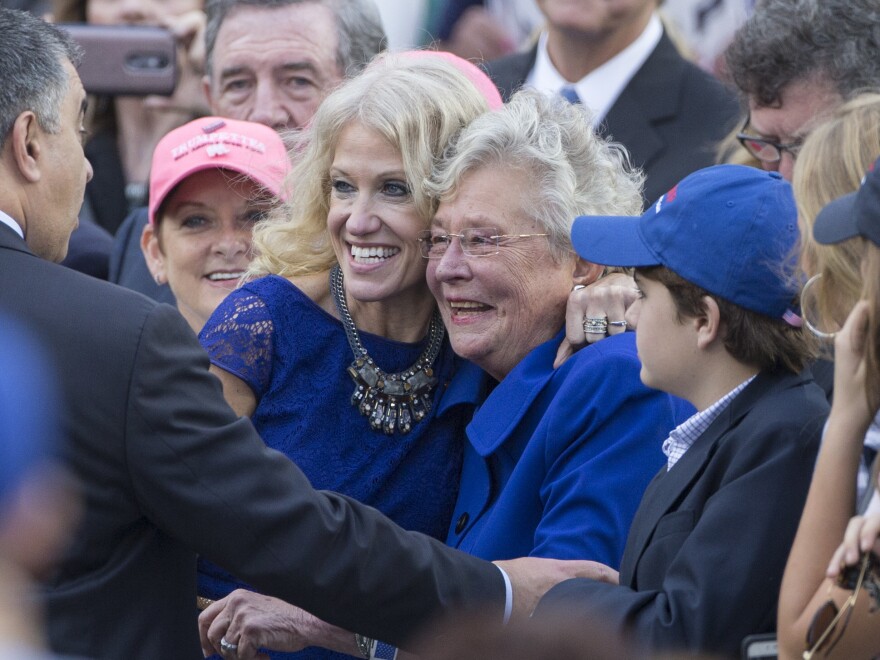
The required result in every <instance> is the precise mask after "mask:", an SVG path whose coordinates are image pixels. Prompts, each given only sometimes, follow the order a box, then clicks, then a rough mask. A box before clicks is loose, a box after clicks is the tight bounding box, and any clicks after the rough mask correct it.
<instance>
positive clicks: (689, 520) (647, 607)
mask: <svg viewBox="0 0 880 660" xmlns="http://www.w3.org/2000/svg"><path fill="white" fill-rule="evenodd" d="M737 433H738V434H739V435H740V438H748V439H749V441H748V442H743V443H736V442H734V443H728V444H727V445H726V446H725V447H723V448H721V449H720V450H719V451H720V452H725V454H726V456H725V457H718V456H716V458H715V460H728V461H729V464H728V466H727V469H726V470H725V471H724V475H723V478H722V479H721V480H720V482H719V483H718V485H717V489H716V490H715V492H714V493H713V494H712V495H711V496H710V497H709V498H708V499H707V500H706V501H705V505H704V508H703V509H702V511H701V512H700V511H694V510H688V509H685V508H681V509H678V510H676V511H674V512H671V513H669V514H667V515H666V516H664V517H663V518H661V520H660V521H659V523H658V525H657V527H656V529H655V530H654V535H653V538H652V541H651V543H650V544H649V546H648V548H647V549H646V550H645V555H644V556H643V558H642V560H641V561H643V562H645V561H650V558H648V557H647V555H648V553H650V552H652V551H656V550H657V549H660V550H659V551H661V552H662V551H663V550H662V548H663V546H664V544H666V543H670V544H672V545H673V546H677V547H678V551H677V552H676V553H675V554H674V556H673V558H672V560H671V562H670V563H669V566H668V570H667V571H666V572H665V574H664V575H663V576H662V577H659V578H658V581H659V582H660V584H659V587H655V588H646V587H645V586H644V585H637V586H638V588H637V589H633V588H630V587H629V586H617V585H609V584H601V583H598V582H593V581H590V580H568V581H566V582H563V583H561V584H559V585H557V586H556V587H554V588H553V589H551V590H550V591H549V592H548V593H547V595H546V596H545V597H544V598H543V599H542V601H541V603H540V604H539V607H538V611H537V612H536V616H539V617H540V616H546V615H548V614H550V613H551V612H554V611H559V608H560V607H563V606H564V607H566V608H568V610H569V611H571V610H574V611H577V612H582V613H583V614H585V615H586V616H587V617H589V618H594V619H596V620H599V621H605V622H606V623H608V624H609V625H610V626H611V627H613V628H615V629H617V630H618V631H619V632H620V633H624V632H626V633H628V634H634V635H635V638H636V639H638V640H639V641H640V642H643V643H645V644H647V645H648V647H649V648H652V649H664V648H688V649H691V650H703V651H705V650H711V651H717V652H722V653H726V654H736V653H738V651H739V644H740V641H741V640H742V639H743V638H744V637H745V636H746V635H749V634H752V633H755V632H760V631H762V630H764V631H766V630H768V629H769V630H772V629H773V628H774V627H775V623H774V622H775V609H776V602H777V596H778V593H779V587H780V582H781V578H782V572H783V569H784V566H785V561H786V558H787V556H788V551H789V548H790V546H791V542H792V539H793V538H794V533H795V530H796V528H797V524H798V520H799V517H800V512H801V509H802V508H803V503H804V499H805V497H806V493H807V489H808V487H809V481H810V477H811V475H812V467H813V461H814V460H815V453H816V449H817V448H818V434H819V425H818V424H810V425H809V426H808V427H807V428H805V429H804V430H803V431H802V430H801V429H800V428H799V427H797V428H795V427H792V425H791V424H790V422H789V423H788V425H787V428H783V427H780V425H776V426H770V427H764V428H760V427H758V428H745V429H743V428H741V429H740V430H739V431H738V432H737ZM673 469H674V468H673ZM676 535H679V536H678V538H676ZM664 537H665V538H664ZM638 579H639V572H638V570H637V571H636V577H635V578H634V580H638Z"/></svg>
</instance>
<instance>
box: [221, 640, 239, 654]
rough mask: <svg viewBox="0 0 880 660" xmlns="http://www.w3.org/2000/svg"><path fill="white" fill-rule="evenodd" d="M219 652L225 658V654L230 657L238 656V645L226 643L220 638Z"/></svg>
mask: <svg viewBox="0 0 880 660" xmlns="http://www.w3.org/2000/svg"><path fill="white" fill-rule="evenodd" d="M220 652H221V653H222V654H223V655H224V656H225V655H226V654H227V653H229V654H230V655H238V644H233V643H231V642H227V641H226V638H225V637H221V638H220Z"/></svg>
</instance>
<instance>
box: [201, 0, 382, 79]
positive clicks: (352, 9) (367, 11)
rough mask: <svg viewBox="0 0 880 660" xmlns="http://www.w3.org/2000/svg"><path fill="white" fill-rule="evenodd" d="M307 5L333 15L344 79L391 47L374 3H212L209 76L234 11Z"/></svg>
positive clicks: (207, 60)
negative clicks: (221, 35) (219, 36)
mask: <svg viewBox="0 0 880 660" xmlns="http://www.w3.org/2000/svg"><path fill="white" fill-rule="evenodd" d="M306 3H310V4H316V5H324V6H325V7H327V8H329V9H330V11H332V12H333V16H334V17H335V18H336V33H337V40H338V42H339V46H338V49H337V51H336V62H337V64H338V65H339V70H340V71H342V75H343V76H351V75H355V74H357V73H359V72H360V71H361V70H362V69H363V68H364V67H365V66H366V65H367V63H368V62H369V61H370V60H371V59H373V57H375V56H376V55H378V54H379V53H381V52H382V51H383V50H385V48H386V47H387V45H388V39H387V37H386V36H385V29H384V28H383V27H382V18H381V17H380V16H379V10H378V9H377V8H376V5H375V4H374V3H373V0H208V2H207V3H206V4H205V13H206V14H207V16H208V22H207V26H206V27H205V70H206V72H207V74H208V76H211V74H212V70H213V65H214V46H215V44H216V43H217V34H218V33H219V32H220V26H221V25H222V24H223V21H224V20H225V19H226V16H227V14H228V13H229V12H230V11H232V10H234V9H236V8H237V7H265V8H268V9H274V8H277V7H286V6H288V5H301V4H306Z"/></svg>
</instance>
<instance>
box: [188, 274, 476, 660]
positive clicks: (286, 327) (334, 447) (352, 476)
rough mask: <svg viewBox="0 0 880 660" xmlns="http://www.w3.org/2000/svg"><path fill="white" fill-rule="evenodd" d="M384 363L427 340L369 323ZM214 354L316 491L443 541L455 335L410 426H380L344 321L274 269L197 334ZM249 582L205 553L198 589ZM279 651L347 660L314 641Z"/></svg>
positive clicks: (454, 463) (402, 362)
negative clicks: (404, 338) (447, 396)
mask: <svg viewBox="0 0 880 660" xmlns="http://www.w3.org/2000/svg"><path fill="white" fill-rule="evenodd" d="M360 336H361V341H362V343H363V344H364V346H365V347H366V349H367V352H368V353H369V354H370V356H371V357H372V358H373V359H374V360H375V361H376V363H377V364H378V365H379V366H380V367H381V368H382V369H383V370H384V371H386V372H393V371H402V370H405V369H407V368H408V367H409V366H411V365H412V364H413V363H414V362H415V361H416V360H417V359H418V357H419V356H420V355H421V353H422V351H423V350H424V348H425V342H424V341H422V342H419V343H417V344H406V343H401V342H397V341H391V340H389V339H385V338H384V337H379V336H376V335H371V334H368V333H366V332H361V333H360ZM199 340H200V341H201V343H202V346H204V348H205V350H207V352H208V354H209V356H210V358H211V362H212V363H214V364H215V365H217V366H219V367H221V368H222V369H224V370H226V371H228V372H230V373H232V374H234V375H236V376H238V377H239V378H241V379H242V380H243V381H244V382H246V383H247V384H248V385H250V387H251V389H252V390H253V391H254V393H255V394H256V398H257V401H258V403H257V407H256V410H255V411H254V414H253V416H252V420H253V423H254V426H255V427H256V429H257V431H259V433H260V436H261V437H262V438H263V440H264V441H265V443H266V444H267V445H268V446H270V447H272V448H274V449H277V450H278V451H280V452H282V453H284V454H285V455H287V456H288V457H290V459H291V460H293V461H294V462H295V463H296V464H297V465H298V466H299V467H300V468H301V469H302V470H303V472H305V474H306V475H307V476H308V477H309V479H310V480H311V482H312V485H313V486H314V487H315V488H318V489H327V490H335V491H338V492H341V493H344V494H346V495H349V496H351V497H353V498H355V499H357V500H360V501H361V502H364V503H366V504H369V505H371V506H374V507H376V508H377V509H379V510H380V511H382V512H383V513H385V514H386V515H387V516H389V517H390V518H391V519H392V520H394V521H395V522H397V523H398V524H399V525H401V526H402V527H404V528H405V529H411V530H417V531H419V532H423V533H425V534H428V535H430V536H433V537H434V538H437V539H440V540H443V539H444V538H445V537H446V532H447V529H448V526H449V519H450V516H451V512H452V508H453V506H454V505H455V500H456V496H457V490H458V481H459V472H460V468H461V455H462V440H463V438H464V426H465V424H466V423H467V421H468V420H469V419H470V416H471V413H472V412H473V410H472V408H470V407H468V406H458V407H455V408H452V409H451V410H449V411H447V412H444V414H443V416H442V417H440V418H437V417H435V416H434V414H433V412H434V410H436V407H437V403H438V402H439V400H440V397H441V396H442V394H443V393H444V391H445V389H446V386H447V385H448V383H449V381H450V379H451V377H452V374H453V371H454V368H455V363H456V358H455V356H454V354H453V353H452V349H451V348H450V346H449V342H448V341H446V340H444V344H443V348H442V349H441V351H440V355H439V356H438V358H437V361H436V363H435V366H434V371H435V374H436V375H437V377H438V379H439V383H438V385H437V387H436V389H435V391H434V403H435V405H434V408H433V409H432V412H431V414H429V415H428V416H427V417H426V418H425V419H423V420H422V421H421V422H419V423H417V424H415V425H414V426H413V429H412V431H410V432H409V433H407V434H405V435H400V434H395V435H393V436H386V435H384V434H383V433H381V432H378V433H377V432H375V431H373V430H372V429H371V428H370V426H369V421H368V419H367V418H366V417H364V416H362V415H361V414H360V413H359V412H358V410H357V409H356V408H355V407H354V406H352V405H351V403H350V398H351V394H352V392H353V391H354V383H353V381H352V380H351V377H350V376H349V375H348V373H347V372H346V369H347V368H348V365H349V364H350V363H351V361H352V359H353V355H352V352H351V349H350V348H349V345H348V340H347V339H346V336H345V331H344V329H343V327H342V323H341V322H340V321H339V320H337V319H336V318H334V317H333V316H331V315H330V314H328V313H327V312H326V311H324V310H323V309H321V308H320V307H319V306H318V305H316V304H315V303H314V302H313V301H312V300H311V299H310V298H309V297H308V296H306V295H305V294H304V293H303V292H302V291H301V290H300V289H299V288H297V287H296V286H294V285H293V284H291V283H290V282H289V281H288V280H286V279H284V278H282V277H278V276H275V275H270V276H267V277H264V278H261V279H258V280H255V281H253V282H250V283H248V284H247V285H245V286H243V287H241V288H240V289H237V290H236V291H233V292H232V293H231V294H230V295H229V296H228V297H227V298H226V300H225V301H224V302H223V303H222V304H221V305H220V306H219V307H218V308H217V310H216V311H215V312H214V314H213V315H212V316H211V318H210V319H208V322H207V324H206V325H205V327H204V329H203V330H202V332H201V334H200V335H199ZM238 587H245V588H246V587H247V585H245V584H243V583H241V582H240V581H238V580H236V579H235V578H234V577H233V576H231V575H230V574H229V573H227V572H226V571H224V570H223V569H221V568H220V567H218V566H216V565H215V564H212V563H211V562H209V561H207V560H205V559H200V560H199V594H200V595H202V596H205V597H206V598H211V599H217V598H222V597H223V596H225V595H226V594H228V593H230V592H231V591H233V590H234V589H236V588H238ZM272 657H273V658H297V659H302V658H322V659H326V658H350V657H351V656H347V655H343V654H339V653H333V652H331V651H326V650H324V649H317V648H309V649H306V650H305V651H302V652H300V653H295V654H281V653H278V654H272Z"/></svg>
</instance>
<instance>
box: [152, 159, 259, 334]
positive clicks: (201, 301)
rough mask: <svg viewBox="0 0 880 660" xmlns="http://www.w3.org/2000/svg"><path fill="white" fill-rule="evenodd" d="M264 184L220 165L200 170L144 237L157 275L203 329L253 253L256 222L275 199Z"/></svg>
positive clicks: (182, 309) (193, 322)
mask: <svg viewBox="0 0 880 660" xmlns="http://www.w3.org/2000/svg"><path fill="white" fill-rule="evenodd" d="M265 198H266V195H265V192H264V191H262V188H261V186H260V185H259V184H257V183H255V182H254V181H252V180H251V179H247V178H245V177H243V176H242V175H240V174H237V173H234V172H228V171H226V170H220V169H209V170H203V171H201V172H196V173H195V174H193V175H192V176H190V177H187V178H186V179H184V180H183V181H182V182H181V183H180V185H178V186H177V187H176V188H175V189H174V191H173V192H172V193H171V194H170V195H168V197H167V199H166V200H165V203H164V204H163V206H162V213H161V216H160V218H159V224H158V228H156V227H153V226H150V225H148V226H147V228H146V230H145V232H144V238H143V241H142V243H143V246H144V250H145V253H146V255H147V262H148V264H149V265H150V270H151V272H152V273H153V276H154V277H158V278H159V279H160V280H164V281H167V282H168V284H169V285H170V287H171V290H172V292H173V293H174V296H175V298H176V299H177V306H178V309H179V310H180V312H181V314H183V316H184V318H186V319H187V321H189V323H190V325H191V326H192V327H193V328H194V329H195V330H196V331H198V330H199V329H201V327H202V326H203V325H204V323H205V321H207V320H208V317H209V316H210V315H211V314H212V313H213V312H214V310H215V309H216V308H217V306H218V305H219V304H220V303H221V302H222V301H223V299H224V298H225V297H226V296H227V295H228V294H229V292H230V291H231V290H232V289H234V288H235V287H236V285H237V284H238V280H239V278H240V277H241V276H242V275H243V274H244V271H245V270H246V269H247V266H248V262H249V260H250V256H251V234H252V232H253V227H254V223H255V222H256V221H257V220H259V219H260V218H262V217H263V216H264V215H265V214H266V212H267V211H268V210H269V208H270V207H271V205H272V202H271V201H266V200H265Z"/></svg>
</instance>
